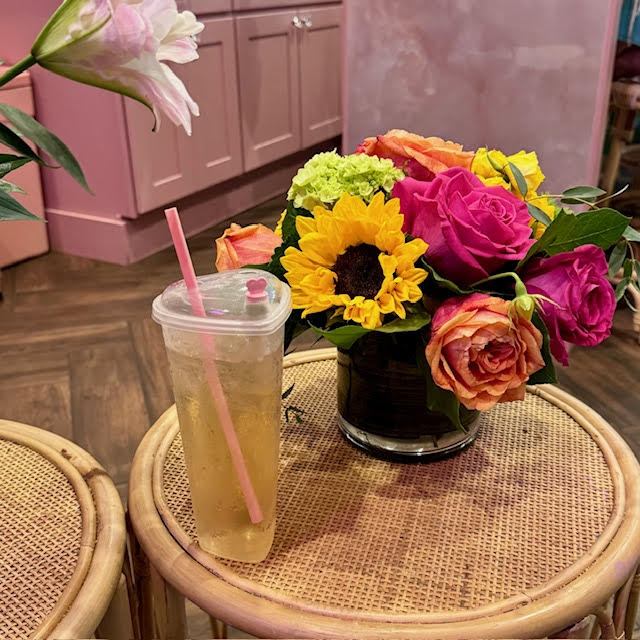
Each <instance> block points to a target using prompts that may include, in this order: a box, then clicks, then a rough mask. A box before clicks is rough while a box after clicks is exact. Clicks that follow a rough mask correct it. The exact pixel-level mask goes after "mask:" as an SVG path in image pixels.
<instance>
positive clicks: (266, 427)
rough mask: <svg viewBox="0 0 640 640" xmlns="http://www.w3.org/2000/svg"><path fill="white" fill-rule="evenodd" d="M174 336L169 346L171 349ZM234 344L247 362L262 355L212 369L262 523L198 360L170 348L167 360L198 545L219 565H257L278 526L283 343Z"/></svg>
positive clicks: (278, 339) (275, 338) (278, 340)
mask: <svg viewBox="0 0 640 640" xmlns="http://www.w3.org/2000/svg"><path fill="white" fill-rule="evenodd" d="M172 333H173V335H172V336H171V337H169V340H168V341H167V342H168V343H171V342H176V340H175V338H176V335H175V332H172ZM183 337H184V336H183ZM233 340H234V341H242V342H244V343H245V344H243V345H242V347H241V348H239V351H240V350H241V351H244V352H245V353H246V354H248V355H251V354H255V353H256V351H261V354H260V355H261V357H260V358H259V359H256V358H255V357H254V358H252V359H250V360H242V359H240V358H238V359H237V360H235V361H233V362H225V361H222V360H216V363H215V364H216V368H217V370H218V374H219V376H220V379H221V382H222V387H223V390H224V392H225V396H226V398H227V402H228V406H229V409H230V411H231V418H232V421H233V425H234V428H235V431H236V433H237V435H238V439H239V441H240V447H241V448H242V453H243V454H244V459H245V461H246V464H247V467H248V470H249V476H250V478H251V482H252V485H253V488H254V490H255V492H256V495H257V497H258V502H259V504H260V507H261V509H262V514H263V516H264V520H263V521H262V522H260V523H259V524H252V523H251V521H250V519H249V514H248V512H247V508H246V505H245V502H244V498H243V495H242V492H241V490H240V486H239V484H238V482H237V479H236V475H235V471H234V468H233V464H232V461H231V456H230V454H229V449H228V447H227V444H226V441H225V438H224V434H223V432H222V429H221V428H220V423H219V420H218V413H217V411H216V409H215V407H214V406H213V402H212V396H211V391H210V388H209V383H208V381H207V377H206V373H205V371H204V367H203V362H202V358H201V357H199V356H195V357H194V356H193V355H187V354H184V353H180V352H179V351H175V350H173V349H171V348H168V349H167V353H168V356H169V363H170V365H171V374H172V378H173V389H174V393H175V398H176V407H177V410H178V419H179V421H180V432H181V434H182V442H183V447H184V454H185V460H186V462H187V472H188V475H189V484H190V489H191V500H192V502H193V509H194V515H195V518H196V526H197V531H198V540H199V543H200V546H201V547H202V548H203V549H204V550H205V551H208V552H209V553H212V554H214V555H217V556H221V557H223V558H230V559H233V560H241V561H244V562H260V561H261V560H264V558H265V557H266V556H267V554H268V553H269V549H270V548H271V544H272V542H273V535H274V527H275V508H276V488H277V482H278V451H279V442H280V404H281V400H280V398H281V394H282V337H281V336H273V337H272V339H271V340H270V341H268V340H266V339H265V338H247V337H242V338H233ZM181 342H182V343H183V344H185V341H184V340H182V341H181ZM251 342H256V343H257V344H256V345H255V346H253V347H252V345H251ZM269 342H270V344H268V343H269ZM186 343H187V344H189V342H188V341H186ZM227 346H228V345H227ZM265 347H269V349H267V350H266V351H265ZM239 355H242V354H241V353H240V354H239Z"/></svg>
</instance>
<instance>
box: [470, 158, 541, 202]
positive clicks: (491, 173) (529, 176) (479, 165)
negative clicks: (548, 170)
mask: <svg viewBox="0 0 640 640" xmlns="http://www.w3.org/2000/svg"><path fill="white" fill-rule="evenodd" d="M489 157H490V158H491V160H492V161H493V164H492V162H491V161H490V160H489ZM510 162H511V163H512V164H514V165H515V166H516V167H518V169H520V173H522V175H523V177H524V179H525V180H526V181H527V193H525V194H522V193H520V190H519V189H518V185H517V184H516V180H515V178H514V177H513V172H512V171H511V168H510V167H509V166H508V165H509V163H510ZM493 165H495V166H496V167H500V168H501V169H502V168H503V169H504V171H505V173H506V174H507V176H506V177H505V176H504V175H503V174H502V173H501V172H500V171H498V170H497V169H496V168H495V167H494V166H493ZM471 171H472V172H473V173H475V174H476V175H477V176H478V177H479V178H480V180H482V182H484V183H485V184H486V185H489V186H496V185H499V186H502V187H504V188H505V189H508V190H509V191H511V192H512V193H513V194H514V195H516V196H518V197H519V198H522V199H523V200H529V199H530V198H531V197H532V196H535V195H536V190H537V189H538V187H539V186H540V185H541V184H542V181H543V180H544V174H543V173H542V171H541V170H540V165H539V164H538V156H537V155H536V152H535V151H530V152H529V153H526V152H524V151H518V153H514V154H513V155H510V156H505V155H504V153H502V151H498V150H497V149H492V150H491V151H487V149H486V148H485V147H482V148H480V149H478V150H477V151H476V155H475V156H474V158H473V162H472V163H471ZM507 178H508V179H507Z"/></svg>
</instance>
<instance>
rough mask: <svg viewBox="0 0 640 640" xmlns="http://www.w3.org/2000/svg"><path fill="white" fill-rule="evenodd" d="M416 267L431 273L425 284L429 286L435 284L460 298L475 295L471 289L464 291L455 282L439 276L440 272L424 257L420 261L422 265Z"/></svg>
mask: <svg viewBox="0 0 640 640" xmlns="http://www.w3.org/2000/svg"><path fill="white" fill-rule="evenodd" d="M416 266H420V267H421V268H422V269H425V270H426V271H427V272H428V273H429V277H428V278H427V279H426V280H425V283H426V284H427V285H428V284H429V283H435V284H436V285H437V286H438V287H440V288H442V289H448V290H449V291H453V292H454V293H455V294H456V295H459V296H462V295H466V294H468V293H473V291H472V290H471V289H463V288H462V287H459V286H458V285H457V284H456V283H455V282H453V281H451V280H447V278H444V277H443V276H441V275H439V274H438V272H437V271H436V270H435V269H434V268H433V266H432V265H430V264H429V263H428V262H427V259H426V258H425V257H422V258H421V259H420V264H419V265H416Z"/></svg>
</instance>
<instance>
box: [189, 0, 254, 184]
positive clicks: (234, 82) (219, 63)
mask: <svg viewBox="0 0 640 640" xmlns="http://www.w3.org/2000/svg"><path fill="white" fill-rule="evenodd" d="M192 2H193V0H192ZM202 22H203V24H204V30H203V31H202V33H201V34H200V35H199V44H198V53H199V54H200V58H199V59H198V60H196V61H195V62H191V63H189V64H186V65H183V67H182V69H180V74H181V77H182V79H183V80H184V83H185V85H186V86H187V87H188V88H189V90H190V91H191V95H192V96H193V99H194V100H195V101H196V102H197V103H198V106H199V107H200V117H198V118H194V119H193V135H192V136H191V139H190V140H188V141H187V143H188V149H189V154H190V160H191V162H190V164H191V165H192V167H193V169H192V170H193V187H194V189H195V190H200V189H206V188H207V187H210V186H211V185H214V184H217V183H219V182H223V181H224V180H228V179H229V178H233V177H234V176H237V175H239V174H241V173H242V144H241V139H240V114H239V104H238V71H237V66H236V47H235V38H234V30H233V18H219V19H212V18H209V19H203V20H202Z"/></svg>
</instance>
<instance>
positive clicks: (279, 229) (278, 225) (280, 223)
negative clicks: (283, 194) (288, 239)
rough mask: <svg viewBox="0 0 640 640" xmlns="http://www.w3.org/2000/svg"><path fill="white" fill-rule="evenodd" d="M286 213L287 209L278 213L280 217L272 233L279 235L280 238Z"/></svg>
mask: <svg viewBox="0 0 640 640" xmlns="http://www.w3.org/2000/svg"><path fill="white" fill-rule="evenodd" d="M286 215H287V210H286V209H285V210H284V211H283V212H282V213H281V214H280V219H279V220H278V224H277V225H276V228H275V231H274V233H275V234H276V235H277V236H280V237H281V238H282V223H283V222H284V218H285V216H286Z"/></svg>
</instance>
